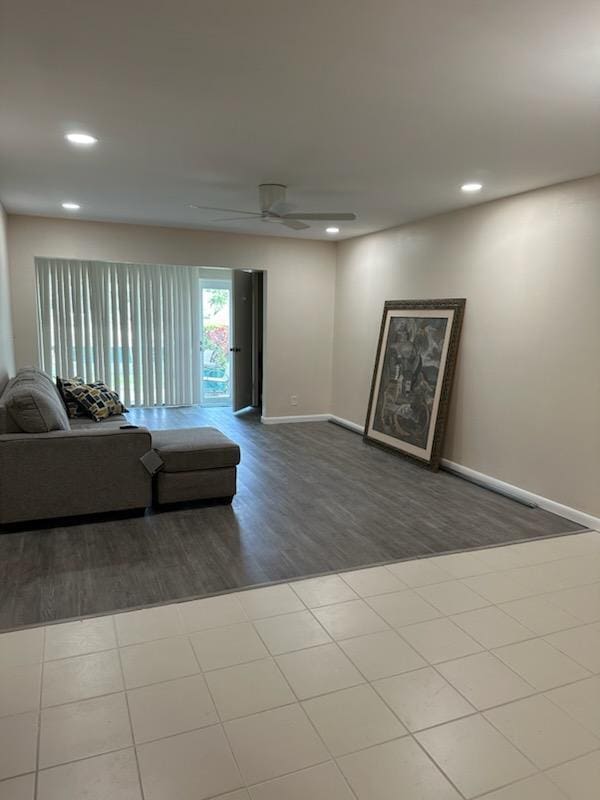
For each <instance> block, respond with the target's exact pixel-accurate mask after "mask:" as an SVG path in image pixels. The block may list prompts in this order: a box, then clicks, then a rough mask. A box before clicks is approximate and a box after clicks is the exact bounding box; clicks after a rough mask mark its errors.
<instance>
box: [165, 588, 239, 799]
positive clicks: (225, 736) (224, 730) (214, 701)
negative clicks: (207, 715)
mask: <svg viewBox="0 0 600 800" xmlns="http://www.w3.org/2000/svg"><path fill="white" fill-rule="evenodd" d="M238 602H239V601H238ZM240 605H241V604H240ZM242 611H244V609H243V608H242ZM245 613H246V612H245V611H244V614H245ZM190 645H191V648H192V652H193V654H194V658H195V659H196V663H197V664H198V669H199V670H200V674H201V675H202V678H203V680H204V683H205V685H206V690H207V692H208V695H209V697H210V700H211V703H212V704H213V708H214V710H215V714H216V715H217V723H216V724H217V725H218V726H219V728H220V730H221V733H222V734H223V737H224V739H225V741H226V742H227V747H228V749H229V752H230V753H231V758H232V759H233V763H234V764H235V768H236V769H237V771H238V775H239V776H240V780H241V782H242V784H243V786H242V788H244V789H246V791H247V789H248V786H247V784H246V780H245V778H244V775H243V773H242V770H241V769H240V765H239V763H238V760H237V758H236V757H235V752H234V750H233V747H232V745H231V741H230V739H229V736H228V735H227V731H226V729H225V723H224V722H223V718H222V717H221V712H220V711H219V707H218V705H217V703H216V700H215V698H214V695H213V693H212V691H211V688H210V685H209V683H208V681H207V680H206V678H205V676H204V673H203V672H202V667H201V665H200V659H199V658H198V654H197V653H196V649H195V647H194V646H193V645H192V644H191V642H190ZM207 727H208V726H207ZM174 735H175V736H178V735H179V734H174ZM233 791H238V790H237V789H234V790H233ZM221 794H222V793H221ZM248 794H249V792H248ZM214 797H218V795H214Z"/></svg>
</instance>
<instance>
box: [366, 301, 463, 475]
mask: <svg viewBox="0 0 600 800" xmlns="http://www.w3.org/2000/svg"><path fill="white" fill-rule="evenodd" d="M464 308H465V300H464V299H462V298H461V299H448V300H397V301H396V300H394V301H392V300H389V301H387V302H386V303H385V306H384V310H383V319H382V322H381V330H380V334H379V345H378V348H377V356H376V359H375V370H374V373H373V381H372V384H371V395H370V398H369V409H368V412H367V421H366V425H365V440H366V441H368V442H372V443H374V444H378V445H381V446H383V447H387V448H389V449H392V450H395V451H397V452H398V453H402V454H403V455H406V456H409V457H411V458H415V459H417V460H418V461H420V462H421V463H423V464H426V465H427V466H429V467H431V468H432V469H437V468H438V467H439V462H440V458H441V448H442V443H443V437H444V430H445V424H446V415H447V410H448V403H449V400H450V389H451V386H452V379H453V376H454V368H455V365H456V357H457V353H458V342H459V337H460V329H461V326H462V319H463V314H464Z"/></svg>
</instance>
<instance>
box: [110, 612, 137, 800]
mask: <svg viewBox="0 0 600 800" xmlns="http://www.w3.org/2000/svg"><path fill="white" fill-rule="evenodd" d="M111 617H112V623H113V631H114V634H115V641H116V643H117V658H118V659H119V667H120V670H121V681H122V682H123V694H124V695H125V706H126V708H127V719H128V720H129V733H130V735H131V747H132V749H133V756H134V758H135V767H136V772H137V778H138V785H139V787H140V796H141V798H142V800H144V798H145V792H144V784H143V782H142V771H141V769H140V760H139V758H138V751H137V746H136V741H135V734H134V729H133V719H132V717H131V708H130V707H129V695H128V694H127V681H126V679H125V670H124V669H123V661H122V659H121V648H120V647H119V634H118V631H117V623H116V621H115V618H114V616H113V615H111ZM124 749H129V748H124Z"/></svg>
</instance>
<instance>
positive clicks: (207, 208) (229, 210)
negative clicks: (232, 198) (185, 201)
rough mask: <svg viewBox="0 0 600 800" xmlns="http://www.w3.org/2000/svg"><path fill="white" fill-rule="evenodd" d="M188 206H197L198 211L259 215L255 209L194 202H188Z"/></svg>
mask: <svg viewBox="0 0 600 800" xmlns="http://www.w3.org/2000/svg"><path fill="white" fill-rule="evenodd" d="M189 207H190V208H197V209H198V210H199V211H225V212H226V213H228V214H248V215H249V216H251V217H260V214H259V213H258V212H257V211H242V210H241V209H239V208H215V207H214V206H197V205H195V204H194V203H190V204H189Z"/></svg>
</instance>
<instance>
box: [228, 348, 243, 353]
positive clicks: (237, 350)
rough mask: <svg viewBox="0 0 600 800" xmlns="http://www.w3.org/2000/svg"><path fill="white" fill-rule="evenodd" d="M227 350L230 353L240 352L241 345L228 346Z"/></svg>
mask: <svg viewBox="0 0 600 800" xmlns="http://www.w3.org/2000/svg"><path fill="white" fill-rule="evenodd" d="M229 352H230V353H241V352H242V348H241V347H230V348H229Z"/></svg>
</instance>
